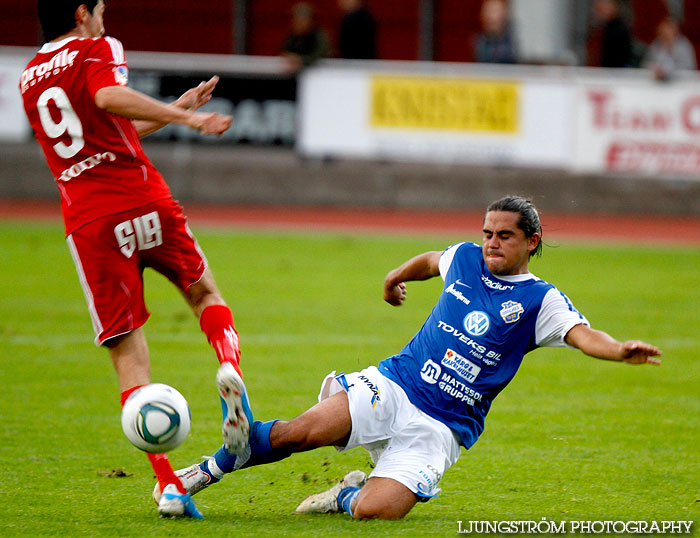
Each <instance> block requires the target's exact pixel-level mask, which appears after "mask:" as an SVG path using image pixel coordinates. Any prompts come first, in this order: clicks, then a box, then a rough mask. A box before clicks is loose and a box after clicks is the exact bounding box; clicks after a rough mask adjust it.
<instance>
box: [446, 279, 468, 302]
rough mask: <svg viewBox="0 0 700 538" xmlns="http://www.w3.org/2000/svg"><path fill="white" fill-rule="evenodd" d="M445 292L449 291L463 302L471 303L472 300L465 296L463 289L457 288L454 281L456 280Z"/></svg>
mask: <svg viewBox="0 0 700 538" xmlns="http://www.w3.org/2000/svg"><path fill="white" fill-rule="evenodd" d="M445 293H449V294H450V295H454V296H455V297H456V298H457V300H458V301H461V302H463V303H464V304H469V303H470V302H471V301H470V300H469V299H467V298H466V297H465V296H464V294H463V293H462V292H461V291H459V290H456V289H455V283H454V282H453V283H452V284H450V285H449V286H448V287H447V288H446V289H445Z"/></svg>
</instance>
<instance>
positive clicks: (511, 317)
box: [500, 301, 525, 323]
mask: <svg viewBox="0 0 700 538" xmlns="http://www.w3.org/2000/svg"><path fill="white" fill-rule="evenodd" d="M501 306H502V307H503V308H502V310H501V312H500V314H501V317H502V318H503V321H505V322H506V323H515V322H516V321H518V320H519V319H520V316H521V315H522V313H523V312H525V309H524V308H523V305H521V304H520V303H516V302H515V301H506V302H505V303H501Z"/></svg>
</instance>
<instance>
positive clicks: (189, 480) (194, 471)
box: [153, 458, 218, 504]
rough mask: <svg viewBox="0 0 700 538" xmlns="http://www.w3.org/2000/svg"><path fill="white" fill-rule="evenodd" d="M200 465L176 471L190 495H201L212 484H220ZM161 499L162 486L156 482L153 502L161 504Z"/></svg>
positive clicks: (196, 464)
mask: <svg viewBox="0 0 700 538" xmlns="http://www.w3.org/2000/svg"><path fill="white" fill-rule="evenodd" d="M205 459H213V458H205ZM200 465H201V464H199V463H195V464H194V465H190V466H189V467H185V468H184V469H179V470H177V471H175V476H177V477H178V478H179V479H180V482H181V483H182V487H184V488H185V490H186V491H187V493H188V494H189V495H194V494H195V493H199V492H200V491H202V490H203V489H204V488H207V487H209V486H210V485H211V484H215V483H216V482H218V480H217V479H216V478H214V477H213V476H212V475H210V474H209V473H207V472H205V471H203V470H202V468H201V467H200ZM160 498H161V491H160V484H159V483H158V482H156V485H155V486H154V488H153V500H154V501H155V502H156V504H160Z"/></svg>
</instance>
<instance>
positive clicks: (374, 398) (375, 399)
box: [358, 375, 380, 409]
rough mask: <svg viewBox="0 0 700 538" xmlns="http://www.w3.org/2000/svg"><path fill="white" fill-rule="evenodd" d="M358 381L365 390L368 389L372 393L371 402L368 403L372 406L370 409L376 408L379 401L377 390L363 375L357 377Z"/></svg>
mask: <svg viewBox="0 0 700 538" xmlns="http://www.w3.org/2000/svg"><path fill="white" fill-rule="evenodd" d="M358 379H359V380H360V381H362V382H363V383H364V384H365V385H367V388H368V389H369V390H370V392H371V393H372V400H371V402H370V403H371V404H372V409H374V408H375V407H376V406H377V402H378V401H380V400H379V389H378V388H377V386H376V385H375V384H374V383H372V382H371V381H370V380H369V379H368V378H367V377H366V376H364V375H361V376H359V377H358Z"/></svg>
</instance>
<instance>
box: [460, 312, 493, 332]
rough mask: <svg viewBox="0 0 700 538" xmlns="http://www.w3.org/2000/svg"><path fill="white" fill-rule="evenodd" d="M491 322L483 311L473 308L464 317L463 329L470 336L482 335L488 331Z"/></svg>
mask: <svg viewBox="0 0 700 538" xmlns="http://www.w3.org/2000/svg"><path fill="white" fill-rule="evenodd" d="M489 327H491V322H490V321H489V317H488V316H487V315H486V313H485V312H481V311H479V310H475V311H474V312H470V313H469V314H467V317H466V318H464V329H465V330H466V331H467V332H468V333H469V334H471V335H472V336H483V335H485V334H486V333H487V332H489Z"/></svg>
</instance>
